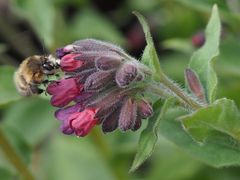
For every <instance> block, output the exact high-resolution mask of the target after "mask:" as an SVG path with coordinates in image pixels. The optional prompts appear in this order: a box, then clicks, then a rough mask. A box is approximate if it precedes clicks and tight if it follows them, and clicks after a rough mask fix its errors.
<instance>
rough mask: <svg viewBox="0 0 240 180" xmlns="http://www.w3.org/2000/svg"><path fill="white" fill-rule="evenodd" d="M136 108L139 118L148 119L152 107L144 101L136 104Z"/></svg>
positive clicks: (151, 112)
mask: <svg viewBox="0 0 240 180" xmlns="http://www.w3.org/2000/svg"><path fill="white" fill-rule="evenodd" d="M137 108H138V114H139V116H140V117H141V118H143V119H146V118H149V117H150V116H152V114H153V109H152V106H151V105H150V104H149V103H148V102H146V101H144V100H140V101H139V102H138V103H137Z"/></svg>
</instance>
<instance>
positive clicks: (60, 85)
mask: <svg viewBox="0 0 240 180" xmlns="http://www.w3.org/2000/svg"><path fill="white" fill-rule="evenodd" d="M82 89H83V85H81V84H77V82H76V79H75V78H68V79H61V80H59V81H55V82H52V83H50V84H49V85H48V87H47V93H48V94H50V95H52V98H51V104H52V105H53V106H56V107H64V106H66V105H67V104H68V103H69V102H71V101H72V100H74V99H75V98H76V97H77V96H78V95H79V94H80V93H81V90H82Z"/></svg>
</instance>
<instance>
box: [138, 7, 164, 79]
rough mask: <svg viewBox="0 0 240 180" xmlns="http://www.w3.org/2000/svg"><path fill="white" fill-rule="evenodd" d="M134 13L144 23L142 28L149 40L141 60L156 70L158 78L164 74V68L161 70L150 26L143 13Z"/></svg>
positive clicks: (155, 73) (155, 74)
mask: <svg viewBox="0 0 240 180" xmlns="http://www.w3.org/2000/svg"><path fill="white" fill-rule="evenodd" d="M134 14H135V15H136V16H137V18H138V20H139V22H140V23H141V25H142V28H143V31H144V34H145V38H146V42H147V46H146V47H145V49H144V52H143V55H142V58H141V61H142V62H143V63H144V64H146V65H147V66H149V67H150V68H151V69H152V70H153V71H154V76H155V77H156V78H158V77H159V76H160V75H161V74H162V70H161V66H160V62H159V59H158V55H157V52H156V49H155V47H154V43H153V39H152V36H151V32H150V29H149V26H148V24H147V22H146V20H145V18H144V17H143V16H142V15H141V14H139V13H138V12H134Z"/></svg>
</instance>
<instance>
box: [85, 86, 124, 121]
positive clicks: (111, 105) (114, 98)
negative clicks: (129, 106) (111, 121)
mask: <svg viewBox="0 0 240 180" xmlns="http://www.w3.org/2000/svg"><path fill="white" fill-rule="evenodd" d="M125 96H126V94H125V93H124V92H121V91H120V90H118V89H117V90H112V91H110V92H107V93H101V94H98V95H97V97H96V96H95V97H94V96H92V98H93V99H91V98H89V102H86V103H85V104H86V106H87V107H95V108H96V107H98V112H97V113H96V118H99V119H100V118H102V117H105V116H106V115H108V114H109V113H112V112H113V111H114V110H115V109H116V108H117V107H118V106H120V105H121V104H122V101H123V99H124V97H125Z"/></svg>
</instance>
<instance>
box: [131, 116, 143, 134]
mask: <svg viewBox="0 0 240 180" xmlns="http://www.w3.org/2000/svg"><path fill="white" fill-rule="evenodd" d="M141 125H142V119H141V117H140V116H137V119H136V122H135V124H134V126H133V127H132V128H131V130H132V131H136V130H138V129H139V128H140V127H141Z"/></svg>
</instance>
